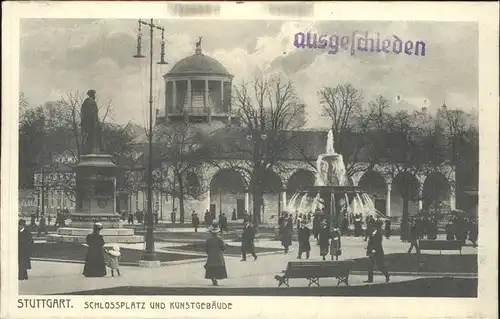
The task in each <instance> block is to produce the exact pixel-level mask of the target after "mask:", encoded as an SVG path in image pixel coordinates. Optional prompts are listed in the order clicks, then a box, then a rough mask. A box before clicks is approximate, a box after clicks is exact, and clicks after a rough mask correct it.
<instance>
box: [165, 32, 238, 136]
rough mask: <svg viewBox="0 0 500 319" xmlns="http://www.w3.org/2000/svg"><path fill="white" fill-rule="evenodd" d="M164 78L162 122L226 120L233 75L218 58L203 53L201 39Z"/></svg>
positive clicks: (222, 121)
mask: <svg viewBox="0 0 500 319" xmlns="http://www.w3.org/2000/svg"><path fill="white" fill-rule="evenodd" d="M164 79H165V94H166V103H165V113H164V118H163V119H164V120H165V121H166V122H172V121H178V120H185V121H188V122H191V123H207V124H208V125H209V126H212V123H214V122H215V123H218V124H227V123H229V121H230V119H231V116H230V112H231V87H232V80H233V75H231V74H230V73H229V72H228V71H227V69H226V68H225V67H224V66H223V65H222V64H221V63H220V62H219V61H217V60H216V59H214V58H212V57H209V56H207V55H205V54H203V51H202V48H201V39H200V40H199V41H198V42H197V43H196V50H195V53H194V54H193V55H191V56H188V57H185V58H183V59H182V60H180V61H179V62H177V63H176V64H175V65H174V66H173V67H172V69H171V70H170V71H169V72H168V73H167V74H165V75H164Z"/></svg>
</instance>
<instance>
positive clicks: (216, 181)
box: [210, 169, 246, 218]
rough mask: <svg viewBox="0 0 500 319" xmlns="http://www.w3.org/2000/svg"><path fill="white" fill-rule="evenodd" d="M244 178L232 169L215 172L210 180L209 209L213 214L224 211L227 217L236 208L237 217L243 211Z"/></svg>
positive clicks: (240, 216) (240, 215)
mask: <svg viewBox="0 0 500 319" xmlns="http://www.w3.org/2000/svg"><path fill="white" fill-rule="evenodd" d="M245 189H246V185H245V180H244V179H243V177H242V176H241V174H240V173H239V172H238V171H236V170H234V169H224V170H221V171H219V172H217V173H216V174H215V175H214V176H213V177H212V180H211V181H210V211H211V212H212V213H215V214H219V213H225V214H226V216H227V217H228V218H231V214H232V212H233V210H234V209H236V212H237V216H238V218H242V217H243V213H244V211H245Z"/></svg>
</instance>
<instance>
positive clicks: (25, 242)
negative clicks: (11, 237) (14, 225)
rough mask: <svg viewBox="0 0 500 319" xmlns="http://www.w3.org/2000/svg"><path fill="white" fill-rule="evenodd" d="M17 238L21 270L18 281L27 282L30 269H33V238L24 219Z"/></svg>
mask: <svg viewBox="0 0 500 319" xmlns="http://www.w3.org/2000/svg"><path fill="white" fill-rule="evenodd" d="M17 236H18V237H17V249H18V250H17V253H18V255H17V258H18V268H19V274H18V279H19V280H27V279H28V269H31V250H32V247H33V237H32V236H31V232H30V231H29V229H28V228H27V227H26V221H25V220H24V219H21V220H19V232H18V235H17Z"/></svg>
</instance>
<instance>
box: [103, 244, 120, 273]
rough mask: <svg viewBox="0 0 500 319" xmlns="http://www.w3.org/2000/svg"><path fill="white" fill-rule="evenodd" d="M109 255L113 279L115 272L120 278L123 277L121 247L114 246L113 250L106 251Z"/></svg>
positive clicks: (109, 265)
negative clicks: (121, 272) (121, 271)
mask: <svg viewBox="0 0 500 319" xmlns="http://www.w3.org/2000/svg"><path fill="white" fill-rule="evenodd" d="M104 251H105V252H106V255H107V257H108V258H107V259H108V267H109V268H111V277H114V276H115V274H114V270H116V272H117V273H118V276H121V274H120V263H119V262H120V256H121V254H120V247H119V246H118V245H113V248H112V249H111V250H104Z"/></svg>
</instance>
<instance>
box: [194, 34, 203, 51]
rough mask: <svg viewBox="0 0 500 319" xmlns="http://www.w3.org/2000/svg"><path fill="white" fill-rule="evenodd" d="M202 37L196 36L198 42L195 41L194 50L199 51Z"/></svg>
mask: <svg viewBox="0 0 500 319" xmlns="http://www.w3.org/2000/svg"><path fill="white" fill-rule="evenodd" d="M202 39H203V37H198V42H196V52H199V53H201V40H202Z"/></svg>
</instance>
